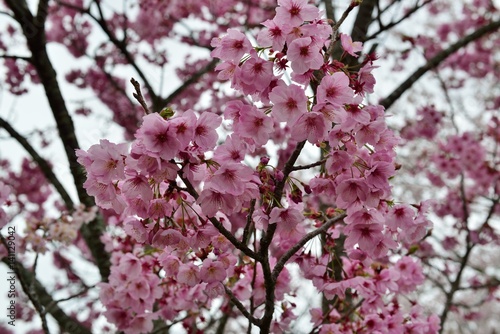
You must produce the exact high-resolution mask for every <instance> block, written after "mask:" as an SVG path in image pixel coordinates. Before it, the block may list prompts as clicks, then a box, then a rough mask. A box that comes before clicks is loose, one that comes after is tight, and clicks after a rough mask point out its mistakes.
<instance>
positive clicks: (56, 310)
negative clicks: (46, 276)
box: [1, 236, 91, 334]
mask: <svg viewBox="0 0 500 334" xmlns="http://www.w3.org/2000/svg"><path fill="white" fill-rule="evenodd" d="M1 239H2V243H4V240H5V238H4V237H3V236H1ZM14 261H15V262H14V268H12V257H9V258H7V257H4V258H3V259H2V262H3V263H5V264H6V265H7V266H8V267H9V268H12V269H13V270H14V272H15V273H16V276H17V277H18V278H19V281H20V282H21V285H22V286H23V291H24V292H25V293H26V295H27V296H28V298H30V300H31V297H30V293H31V292H30V289H29V287H25V286H24V285H25V284H26V283H27V282H33V283H32V284H33V287H34V291H35V293H36V296H37V297H38V298H37V300H38V302H39V306H43V307H44V308H45V310H46V311H44V310H43V309H42V310H41V311H42V312H47V313H50V314H51V315H52V316H53V317H54V319H55V320H56V321H57V323H58V325H59V327H60V328H61V329H62V330H64V331H65V332H67V333H71V334H91V331H90V330H89V329H87V328H86V327H85V326H83V325H82V324H81V323H80V322H79V321H78V320H76V319H73V318H71V317H70V316H68V315H67V314H66V313H65V312H64V311H63V310H62V309H61V308H60V307H59V306H58V305H57V303H55V302H54V300H53V299H52V296H51V295H50V294H49V293H48V292H47V290H45V287H44V286H43V285H42V284H41V283H40V282H39V281H38V280H37V279H36V277H35V276H34V275H33V273H31V272H30V271H28V270H27V269H26V268H24V266H23V265H22V264H20V263H19V262H17V259H15V258H14ZM23 282H24V284H23ZM32 302H33V300H32ZM36 302H37V301H35V303H36ZM34 306H35V308H36V307H37V306H36V305H35V304H34ZM37 311H38V312H40V311H39V310H38V308H37ZM47 333H48V331H47Z"/></svg>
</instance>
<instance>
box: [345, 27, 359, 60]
mask: <svg viewBox="0 0 500 334" xmlns="http://www.w3.org/2000/svg"><path fill="white" fill-rule="evenodd" d="M340 43H341V44H342V48H343V49H344V51H345V52H347V53H348V54H350V55H351V56H353V57H355V58H358V57H359V56H358V55H357V54H356V52H360V51H363V43H361V42H353V41H352V38H351V36H349V35H346V34H342V33H341V34H340Z"/></svg>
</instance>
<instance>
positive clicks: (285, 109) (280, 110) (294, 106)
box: [269, 85, 307, 125]
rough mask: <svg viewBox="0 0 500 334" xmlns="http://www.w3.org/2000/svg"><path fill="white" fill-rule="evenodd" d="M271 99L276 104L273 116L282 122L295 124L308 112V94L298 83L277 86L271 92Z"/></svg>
mask: <svg viewBox="0 0 500 334" xmlns="http://www.w3.org/2000/svg"><path fill="white" fill-rule="evenodd" d="M269 99H270V100H271V102H272V103H273V104H274V106H273V112H272V116H273V117H274V118H276V120H278V121H280V122H287V123H288V124H289V125H290V124H293V123H294V122H295V121H296V120H297V118H299V117H300V116H301V115H302V114H304V113H305V112H307V96H306V95H305V92H304V90H303V89H302V88H301V87H299V86H297V85H290V86H278V87H275V88H274V89H273V90H272V91H271V93H269Z"/></svg>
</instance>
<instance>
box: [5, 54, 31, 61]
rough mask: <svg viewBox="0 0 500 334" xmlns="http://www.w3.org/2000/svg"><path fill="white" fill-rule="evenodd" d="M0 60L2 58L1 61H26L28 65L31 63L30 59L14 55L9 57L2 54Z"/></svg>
mask: <svg viewBox="0 0 500 334" xmlns="http://www.w3.org/2000/svg"><path fill="white" fill-rule="evenodd" d="M0 58H3V59H15V60H24V61H27V62H28V63H30V62H31V57H24V56H16V55H9V54H2V55H0Z"/></svg>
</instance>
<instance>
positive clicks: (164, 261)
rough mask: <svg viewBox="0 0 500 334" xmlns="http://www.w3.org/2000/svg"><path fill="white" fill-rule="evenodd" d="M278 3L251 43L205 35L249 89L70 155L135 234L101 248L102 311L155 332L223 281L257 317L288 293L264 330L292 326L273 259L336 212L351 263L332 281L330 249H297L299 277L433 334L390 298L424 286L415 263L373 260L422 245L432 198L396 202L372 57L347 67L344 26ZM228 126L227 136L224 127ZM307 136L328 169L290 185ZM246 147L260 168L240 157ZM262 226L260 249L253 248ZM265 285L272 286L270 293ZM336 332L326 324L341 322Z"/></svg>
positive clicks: (227, 69)
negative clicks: (160, 322)
mask: <svg viewBox="0 0 500 334" xmlns="http://www.w3.org/2000/svg"><path fill="white" fill-rule="evenodd" d="M278 4H279V6H278V7H277V9H276V15H275V17H274V18H273V19H271V20H267V21H265V22H264V23H263V25H264V28H263V29H262V31H261V32H260V33H259V34H258V35H257V38H256V40H257V42H258V44H259V46H254V45H252V43H251V42H250V40H249V38H248V37H247V35H245V34H244V33H243V32H241V31H239V30H237V29H229V30H228V32H227V34H226V35H224V36H222V37H220V38H215V39H213V40H212V42H211V45H212V47H213V48H214V50H213V51H212V56H214V57H217V58H219V59H221V63H220V64H219V65H218V66H217V68H216V69H217V70H218V71H219V74H218V76H219V79H221V80H228V81H229V82H230V84H231V87H232V88H233V89H235V90H237V91H239V92H241V93H242V94H243V95H245V96H248V98H247V99H238V100H233V101H229V102H228V103H227V104H226V106H225V109H224V110H223V113H222V116H220V115H218V114H215V113H210V112H204V113H201V114H198V113H196V112H195V111H193V110H186V111H176V112H174V111H172V110H171V109H169V108H166V109H164V110H163V111H162V112H161V113H151V114H147V115H145V116H144V117H143V120H142V125H141V126H140V128H139V129H138V131H137V132H136V133H135V140H134V141H133V142H132V144H131V147H130V149H129V148H128V146H127V145H126V144H114V143H111V142H109V141H107V140H101V142H100V143H99V144H97V145H93V146H92V147H91V148H90V149H88V150H87V151H83V150H79V151H77V155H78V161H79V162H80V163H81V164H82V165H83V166H84V167H85V169H86V171H87V181H86V182H85V184H84V186H85V188H86V190H87V192H88V193H89V194H90V195H92V196H94V197H95V199H96V204H97V205H98V206H99V207H101V208H102V209H107V210H112V211H114V212H115V214H116V216H117V217H118V220H119V221H120V222H122V224H121V226H122V227H123V230H124V231H125V232H126V233H127V237H128V238H129V239H128V240H129V241H128V243H129V244H130V247H128V246H127V247H126V246H125V244H122V245H121V246H114V245H112V244H109V245H108V247H109V248H110V250H115V253H114V255H113V268H112V274H111V276H110V279H109V283H103V284H101V297H102V301H103V304H104V305H105V306H106V308H107V311H106V316H107V318H108V319H109V320H110V321H111V322H113V323H114V324H115V325H116V326H117V327H118V329H119V330H123V331H125V332H126V333H129V332H130V333H132V332H148V331H150V330H151V328H152V321H153V320H154V319H156V317H158V316H161V318H162V319H166V320H174V319H175V317H176V316H178V315H179V313H180V312H182V311H183V310H191V311H190V312H194V313H197V312H198V314H201V313H202V310H203V308H204V307H208V306H210V305H211V303H212V301H213V300H214V298H217V297H224V296H226V295H227V291H226V289H228V290H231V291H233V292H232V295H233V296H234V298H237V300H239V301H240V303H241V305H242V307H247V308H249V309H251V312H253V314H254V315H255V316H264V315H265V312H266V311H267V310H265V307H264V305H265V304H266V303H268V302H267V299H268V298H273V299H274V300H276V301H281V302H282V303H283V304H282V305H283V307H282V308H283V310H285V311H284V312H283V313H282V314H281V315H280V317H278V316H276V317H275V320H276V322H275V323H274V325H273V330H275V331H278V330H284V331H286V330H287V329H288V325H289V323H290V321H291V320H292V319H293V318H294V315H293V312H292V311H291V310H292V309H293V306H292V305H291V304H288V302H287V301H286V299H285V295H286V294H290V293H291V292H292V287H291V285H290V275H289V273H288V271H287V269H286V266H285V267H284V269H282V270H279V271H277V277H275V278H274V280H275V281H274V282H272V283H271V282H268V281H266V275H268V274H267V273H266V270H268V269H267V267H270V268H275V269H276V268H278V267H279V264H278V262H279V261H285V262H286V260H283V259H284V258H285V257H286V256H288V255H286V253H287V251H288V250H289V249H290V248H291V247H293V246H294V245H295V244H297V243H298V242H300V241H301V240H302V239H303V238H304V237H305V236H306V233H307V232H308V231H310V230H311V228H312V227H319V226H322V225H323V224H329V219H328V218H332V217H333V218H334V217H338V216H340V215H345V219H343V222H338V223H335V224H331V226H330V228H329V229H328V230H327V231H328V233H327V236H326V237H325V239H326V242H327V243H328V244H330V246H331V245H334V244H335V243H336V242H337V241H338V240H337V239H338V238H339V237H340V235H344V236H345V244H344V247H345V250H346V253H347V254H348V256H349V259H346V260H345V265H344V267H345V268H347V267H349V266H352V267H356V270H354V269H353V270H352V271H349V270H348V269H344V274H343V275H342V279H341V280H340V281H337V280H336V279H335V278H334V275H332V273H331V271H330V269H329V266H330V265H329V263H328V261H327V260H331V258H332V257H335V256H337V255H335V254H333V251H331V249H330V250H329V249H324V251H325V255H324V256H322V257H319V258H317V257H314V256H312V255H310V252H306V250H305V249H304V248H300V249H298V250H297V252H296V254H294V256H293V257H292V256H289V257H288V259H290V258H291V261H295V262H297V263H299V262H302V265H303V268H306V267H307V266H309V267H312V266H313V264H314V270H308V269H306V270H303V276H304V277H305V278H306V279H311V280H312V281H313V282H314V285H315V286H316V288H317V289H318V290H320V291H322V292H323V293H324V295H325V296H326V297H327V298H333V297H335V296H336V297H339V298H340V299H341V300H344V299H345V298H344V297H345V293H346V291H350V290H351V289H354V290H355V291H358V292H357V293H359V295H361V296H363V298H365V302H364V303H363V307H361V309H360V311H359V312H360V314H361V318H364V319H365V321H368V319H372V320H373V323H374V324H373V328H379V327H382V326H383V325H382V323H383V322H382V320H381V319H382V318H381V317H380V314H385V313H384V312H389V313H390V314H391V315H392V316H394V318H395V320H394V321H395V322H397V323H398V324H397V326H406V328H410V327H409V326H413V325H414V327H415V328H412V330H414V331H415V332H421V333H432V332H435V331H436V326H435V325H433V324H431V323H432V322H434V321H435V319H433V318H429V319H427V318H425V317H423V316H422V315H421V314H420V313H419V311H418V312H417V311H415V313H414V314H413V315H412V316H411V319H413V321H410V320H408V319H409V318H405V316H403V313H402V311H401V312H399V308H398V307H397V306H395V305H396V304H395V302H390V301H387V300H386V299H384V296H385V295H386V294H387V293H394V294H397V293H406V292H409V291H412V290H413V289H414V288H415V287H416V285H418V284H420V283H421V282H422V276H421V268H420V266H419V265H418V263H416V262H414V261H413V260H411V259H410V258H408V257H403V258H401V259H400V260H399V261H398V262H397V263H396V264H395V266H394V267H389V268H388V269H384V270H381V271H377V270H373V269H371V268H372V267H371V266H372V265H375V263H376V262H375V261H381V262H383V263H386V265H387V266H391V261H390V260H389V257H388V254H389V252H390V251H391V250H396V249H397V248H398V247H399V244H403V245H405V246H411V245H412V244H414V243H417V242H419V241H420V240H421V239H422V238H423V237H424V236H425V234H426V231H427V229H428V227H429V226H430V223H429V221H428V220H427V219H426V218H425V211H426V205H421V206H419V207H418V210H417V212H415V210H414V208H412V207H411V206H408V205H403V204H398V205H394V203H393V200H392V199H391V187H390V184H389V179H390V178H391V177H393V176H394V175H395V172H396V166H395V162H394V158H395V153H394V147H395V145H396V144H397V142H398V139H397V138H396V136H395V135H394V134H393V132H392V131H391V130H390V129H388V128H387V126H386V123H385V120H384V109H383V107H381V106H377V105H365V104H363V97H364V95H365V94H366V93H369V92H372V91H373V85H374V83H375V81H374V78H373V76H372V75H371V70H372V69H373V68H374V66H373V60H374V57H372V56H368V57H366V59H365V61H364V62H363V63H362V64H361V65H362V66H361V68H360V70H359V71H358V72H352V73H351V72H350V71H349V68H348V67H347V66H346V65H344V64H343V63H341V62H340V61H338V60H336V61H331V60H330V59H329V57H330V54H328V51H327V50H328V49H329V44H330V43H335V42H337V40H336V38H337V37H336V35H335V33H334V31H332V27H331V26H330V24H328V22H327V21H326V20H325V19H323V18H322V17H321V13H320V11H319V10H318V9H317V8H316V7H315V6H313V5H310V4H309V3H308V2H307V1H306V0H280V1H278ZM339 42H340V43H341V45H342V47H343V48H344V50H345V52H346V53H348V54H351V55H356V52H359V51H360V50H361V44H360V43H358V42H353V41H352V40H351V39H350V37H348V36H347V37H346V36H343V35H341V40H340V41H339ZM285 74H290V78H291V80H287V75H285ZM309 84H311V86H313V87H315V89H313V90H310V89H308V86H309ZM249 101H251V102H249ZM223 122H224V127H225V128H226V129H227V130H228V131H229V134H227V135H226V136H225V138H224V137H222V136H219V134H220V133H221V132H222V129H221V128H222V126H221V124H223ZM269 144H274V145H279V146H280V153H279V155H280V161H278V163H277V164H276V165H272V164H270V160H269V158H268V157H267V156H268V154H267V153H268V150H269ZM306 144H307V145H309V147H319V148H320V149H322V150H323V152H324V154H325V159H323V161H321V162H319V163H317V164H315V165H314V164H313V165H314V166H320V165H321V171H320V172H317V171H314V169H312V168H313V167H314V166H311V167H308V168H305V167H304V168H300V169H309V168H311V171H313V172H314V177H312V178H311V177H309V178H308V179H307V180H306V181H302V180H301V181H299V180H298V178H297V177H291V176H290V174H291V173H292V172H293V171H294V169H293V168H294V166H293V164H294V163H295V162H296V160H297V159H298V157H299V155H300V153H301V150H302V148H303V147H304V145H306ZM327 146H328V147H329V149H328V150H327V149H326V147H327ZM249 156H253V157H258V158H259V159H258V161H259V163H258V164H252V163H249V162H248V160H247V159H246V157H249ZM297 174H298V173H297ZM297 176H299V175H297ZM322 205H326V206H327V207H329V208H330V210H329V211H328V210H327V211H328V214H323V213H322V212H321V210H320V206H322ZM328 215H329V216H330V217H327V216H328ZM118 225H120V224H118ZM403 231H404V233H402V232H403ZM269 236H270V238H272V240H271V245H270V248H269V253H266V255H265V256H264V257H263V258H261V257H260V256H259V255H258V254H260V253H261V252H262V250H261V247H266V246H263V245H265V241H263V240H265V238H266V237H269ZM266 252H267V251H266ZM307 256H312V257H311V259H310V260H309V261H305V262H304V258H306V257H307ZM306 262H307V263H308V264H307V263H306ZM276 270H277V269H276ZM266 284H273V287H274V288H273V290H272V293H273V296H272V297H270V296H268V293H269V292H268V288H267V287H266ZM372 287H373V289H371V288H372ZM375 287H376V288H375ZM369 290H370V291H369ZM224 301H225V304H224V305H225V306H224V307H227V305H228V304H227V303H228V300H227V299H224ZM154 305H155V308H153V306H154ZM167 305H168V307H167ZM389 308H393V309H392V310H391V311H390V310H389ZM396 309H397V310H398V311H395V310H396ZM286 310H288V312H286ZM382 310H386V311H382ZM377 316H378V317H379V318H380V319H378V318H376V317H377ZM377 319H378V320H377ZM188 322H189V320H185V326H189V324H188ZM404 324H405V325H404ZM417 324H418V326H417ZM365 325H366V324H364V323H363V325H362V326H365ZM332 326H333V327H332ZM419 326H420V327H419ZM334 327H335V326H334V325H330V327H325V330H324V331H323V332H325V333H326V330H327V329H328V330H330V332H332V333H336V332H338V330H337V329H335V328H334ZM351 330H355V328H354V327H352V328H351ZM344 332H345V331H344Z"/></svg>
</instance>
